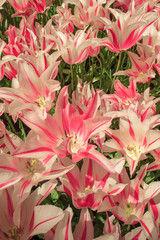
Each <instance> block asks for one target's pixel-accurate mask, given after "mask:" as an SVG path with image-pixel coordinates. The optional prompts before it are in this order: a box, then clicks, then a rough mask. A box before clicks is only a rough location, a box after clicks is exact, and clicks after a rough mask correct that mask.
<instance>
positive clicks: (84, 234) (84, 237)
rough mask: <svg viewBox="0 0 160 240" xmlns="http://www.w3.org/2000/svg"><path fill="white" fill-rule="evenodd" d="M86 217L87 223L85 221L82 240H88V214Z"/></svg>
mask: <svg viewBox="0 0 160 240" xmlns="http://www.w3.org/2000/svg"><path fill="white" fill-rule="evenodd" d="M85 215H86V216H85V221H84V229H83V233H82V238H81V240H84V239H86V233H87V213H86V214H85Z"/></svg>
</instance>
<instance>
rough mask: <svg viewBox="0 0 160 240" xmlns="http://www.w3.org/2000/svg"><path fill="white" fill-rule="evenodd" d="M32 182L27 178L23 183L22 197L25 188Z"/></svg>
mask: <svg viewBox="0 0 160 240" xmlns="http://www.w3.org/2000/svg"><path fill="white" fill-rule="evenodd" d="M30 183H31V181H28V180H26V181H25V182H24V183H23V184H22V186H21V190H20V198H22V197H23V193H24V190H25V189H26V188H27V187H28V186H29V184H30Z"/></svg>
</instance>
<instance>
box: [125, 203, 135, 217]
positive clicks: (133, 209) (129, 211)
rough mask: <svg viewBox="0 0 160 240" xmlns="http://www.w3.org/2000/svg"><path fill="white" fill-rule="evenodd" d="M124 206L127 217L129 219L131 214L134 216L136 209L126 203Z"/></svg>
mask: <svg viewBox="0 0 160 240" xmlns="http://www.w3.org/2000/svg"><path fill="white" fill-rule="evenodd" d="M126 206H127V208H126V214H127V217H130V216H131V215H132V214H135V212H136V208H135V207H134V205H133V204H132V203H127V204H126Z"/></svg>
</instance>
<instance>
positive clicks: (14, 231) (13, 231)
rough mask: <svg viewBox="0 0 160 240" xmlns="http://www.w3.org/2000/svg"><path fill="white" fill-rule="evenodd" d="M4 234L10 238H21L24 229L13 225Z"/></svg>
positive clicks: (11, 239)
mask: <svg viewBox="0 0 160 240" xmlns="http://www.w3.org/2000/svg"><path fill="white" fill-rule="evenodd" d="M3 234H4V236H5V237H6V239H8V240H21V234H22V229H21V228H18V227H17V226H13V227H11V228H10V229H9V230H8V233H5V232H3Z"/></svg>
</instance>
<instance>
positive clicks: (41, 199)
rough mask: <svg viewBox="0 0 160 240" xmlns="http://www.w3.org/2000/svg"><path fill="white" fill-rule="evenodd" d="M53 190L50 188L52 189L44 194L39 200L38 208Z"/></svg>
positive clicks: (51, 187)
mask: <svg viewBox="0 0 160 240" xmlns="http://www.w3.org/2000/svg"><path fill="white" fill-rule="evenodd" d="M52 189H53V186H50V188H49V189H48V190H47V191H46V192H45V193H44V194H43V196H42V197H41V198H40V199H39V201H38V202H37V204H36V206H38V205H40V204H41V202H42V201H43V200H44V199H45V198H46V195H48V194H49V193H50V192H51V191H52Z"/></svg>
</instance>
